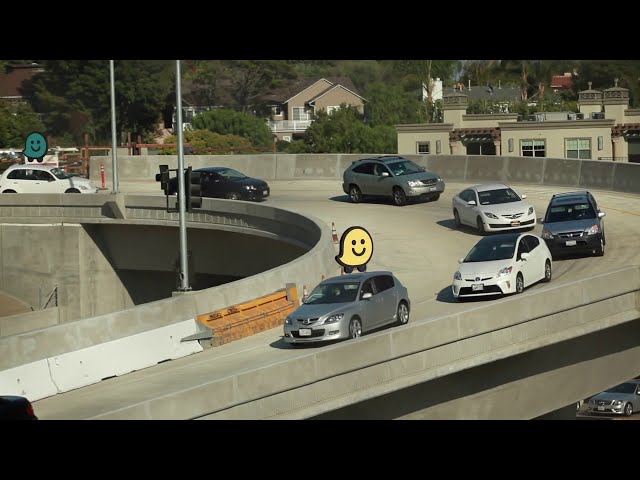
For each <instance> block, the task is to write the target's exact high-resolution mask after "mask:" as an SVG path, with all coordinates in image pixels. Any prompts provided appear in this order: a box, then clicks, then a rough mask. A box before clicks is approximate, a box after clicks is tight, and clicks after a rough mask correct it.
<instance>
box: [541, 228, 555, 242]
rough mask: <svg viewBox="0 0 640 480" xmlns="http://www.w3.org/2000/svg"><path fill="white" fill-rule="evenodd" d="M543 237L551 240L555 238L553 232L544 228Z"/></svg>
mask: <svg viewBox="0 0 640 480" xmlns="http://www.w3.org/2000/svg"><path fill="white" fill-rule="evenodd" d="M542 238H545V239H547V240H551V239H552V238H553V234H552V233H551V232H550V231H549V230H546V229H545V230H542Z"/></svg>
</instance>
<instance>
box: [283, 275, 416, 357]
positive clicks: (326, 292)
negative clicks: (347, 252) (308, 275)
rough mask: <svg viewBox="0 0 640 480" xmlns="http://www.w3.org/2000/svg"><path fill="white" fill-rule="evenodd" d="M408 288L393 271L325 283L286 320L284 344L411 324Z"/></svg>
mask: <svg viewBox="0 0 640 480" xmlns="http://www.w3.org/2000/svg"><path fill="white" fill-rule="evenodd" d="M410 309H411V302H410V300H409V294H408V292H407V288H406V287H405V286H404V285H402V283H400V280H398V279H397V278H396V276H395V275H393V273H391V272H386V271H377V272H364V273H352V274H347V275H342V276H339V277H332V278H328V279H327V280H324V281H323V282H321V283H320V284H319V285H318V286H317V287H316V288H314V289H313V291H312V292H311V293H310V294H309V296H308V297H307V298H306V300H304V302H303V304H302V305H300V307H298V308H297V309H296V310H295V311H294V312H293V313H291V314H290V315H289V316H288V317H287V318H286V320H285V324H284V341H285V342H287V343H289V344H292V345H299V344H303V343H312V342H322V341H330V340H339V339H347V338H358V337H359V336H361V335H362V334H364V333H366V332H369V331H371V330H374V329H377V328H380V327H383V326H385V325H389V324H394V323H395V324H398V325H405V324H406V323H407V322H408V321H409V311H410Z"/></svg>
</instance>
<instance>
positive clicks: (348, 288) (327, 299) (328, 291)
mask: <svg viewBox="0 0 640 480" xmlns="http://www.w3.org/2000/svg"><path fill="white" fill-rule="evenodd" d="M358 286H359V284H358V282H329V283H321V284H320V285H318V286H317V287H316V288H314V289H313V291H312V292H311V293H310V294H309V296H308V297H307V299H306V300H305V301H304V303H305V305H321V304H325V303H347V302H355V300H356V297H357V295H358Z"/></svg>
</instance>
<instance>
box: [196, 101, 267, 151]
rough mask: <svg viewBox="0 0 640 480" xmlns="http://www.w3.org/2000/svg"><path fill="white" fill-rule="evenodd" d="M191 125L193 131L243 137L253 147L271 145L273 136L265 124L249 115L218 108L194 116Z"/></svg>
mask: <svg viewBox="0 0 640 480" xmlns="http://www.w3.org/2000/svg"><path fill="white" fill-rule="evenodd" d="M191 123H192V125H193V128H194V129H206V130H210V131H212V132H215V133H219V134H221V135H229V134H230V135H239V136H241V137H245V138H246V139H247V140H249V141H250V142H251V143H252V144H253V145H257V146H264V147H266V146H269V145H272V144H273V135H272V133H271V130H270V129H269V127H268V126H267V124H266V122H265V121H264V120H261V119H259V118H258V117H256V116H254V115H252V114H250V113H243V112H236V111H234V110H230V109H225V108H219V109H215V110H210V111H208V112H204V113H201V114H200V115H197V116H195V117H194V118H193V121H192V122H191Z"/></svg>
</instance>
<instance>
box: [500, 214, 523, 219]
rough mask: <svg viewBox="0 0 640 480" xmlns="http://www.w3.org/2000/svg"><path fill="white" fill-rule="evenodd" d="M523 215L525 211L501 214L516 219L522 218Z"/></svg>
mask: <svg viewBox="0 0 640 480" xmlns="http://www.w3.org/2000/svg"><path fill="white" fill-rule="evenodd" d="M522 215H524V212H522V213H511V214H509V215H500V216H501V217H503V218H509V219H511V220H515V219H516V218H520V217H521V216H522Z"/></svg>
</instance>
